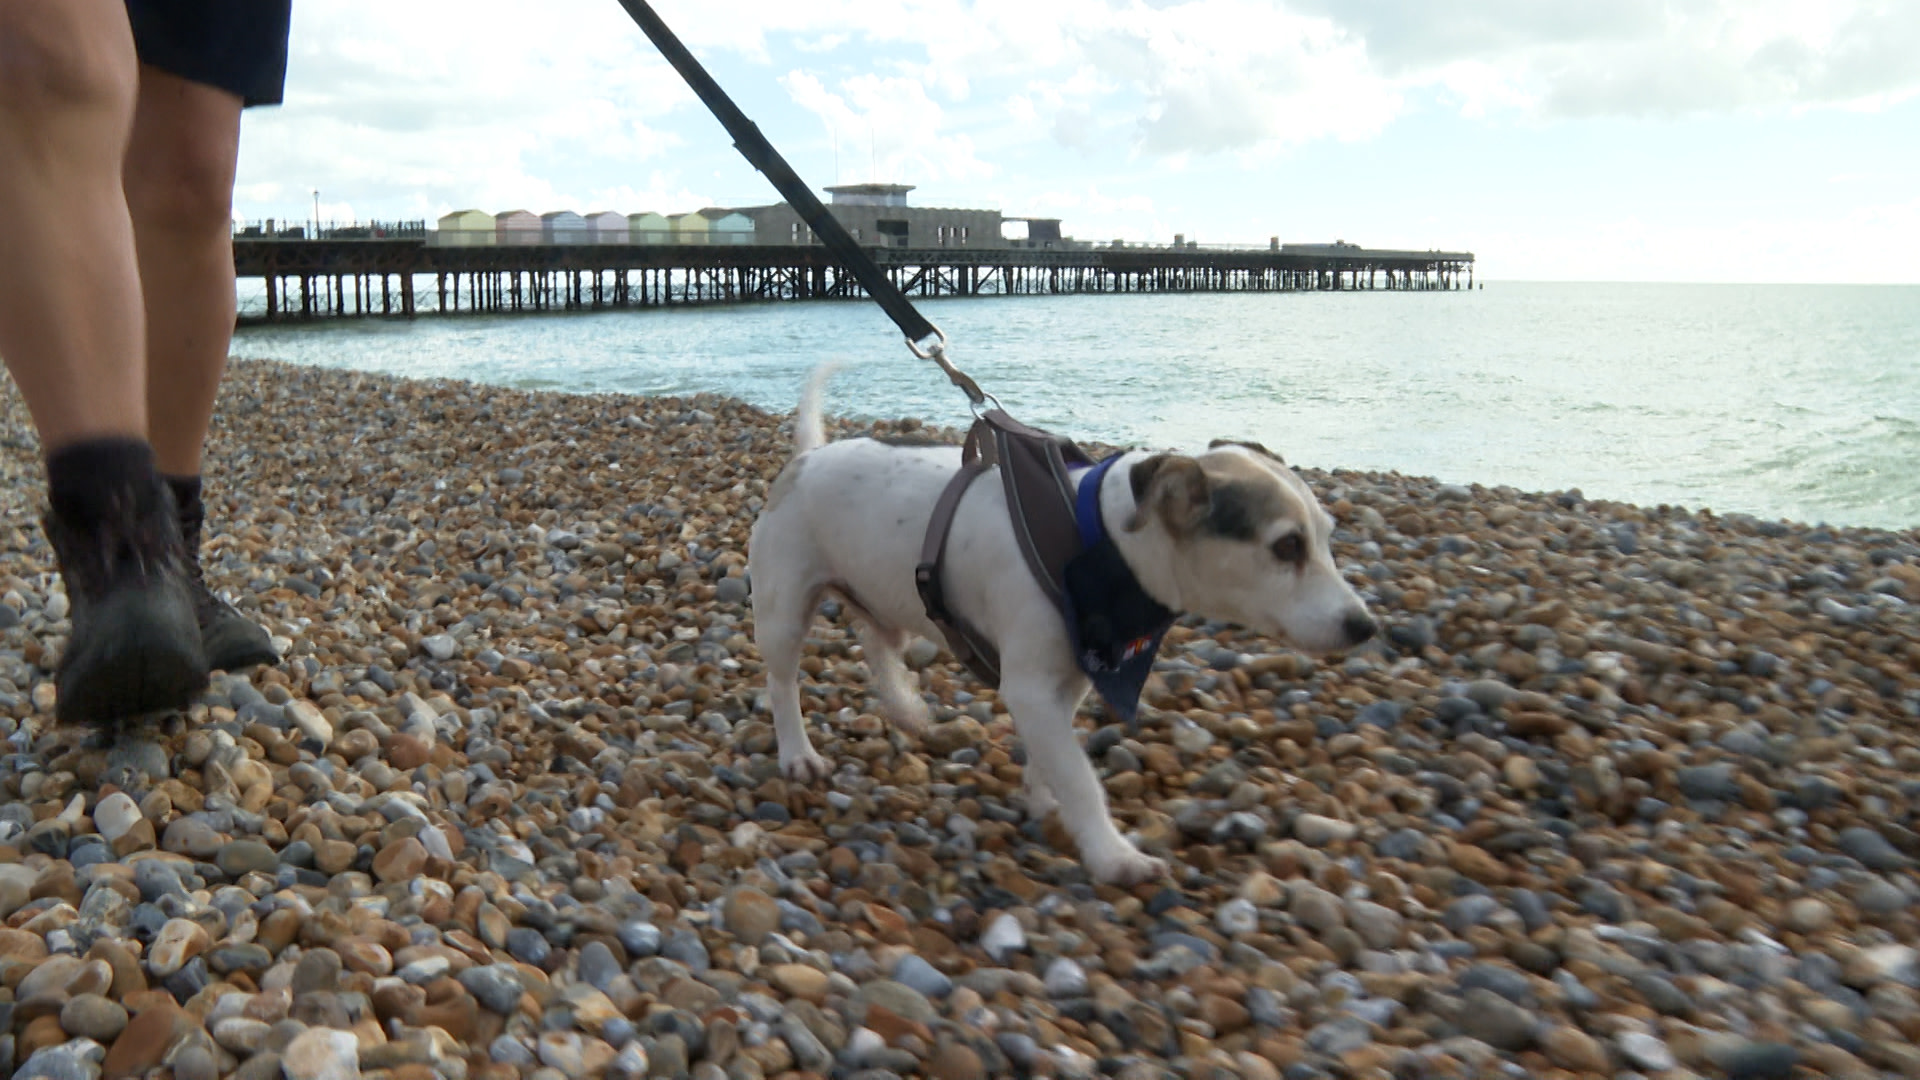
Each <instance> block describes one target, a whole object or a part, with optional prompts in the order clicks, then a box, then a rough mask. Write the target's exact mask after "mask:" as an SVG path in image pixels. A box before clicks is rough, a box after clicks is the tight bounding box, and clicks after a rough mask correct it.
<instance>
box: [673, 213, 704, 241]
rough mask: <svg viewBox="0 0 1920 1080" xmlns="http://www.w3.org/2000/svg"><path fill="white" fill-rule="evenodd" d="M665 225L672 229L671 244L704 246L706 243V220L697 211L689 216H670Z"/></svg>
mask: <svg viewBox="0 0 1920 1080" xmlns="http://www.w3.org/2000/svg"><path fill="white" fill-rule="evenodd" d="M667 224H668V226H669V227H671V228H672V229H673V242H674V243H676V244H704V243H706V242H707V219H706V216H705V215H704V214H701V213H700V212H699V211H698V210H696V211H694V212H693V213H691V214H672V215H669V216H668V217H667Z"/></svg>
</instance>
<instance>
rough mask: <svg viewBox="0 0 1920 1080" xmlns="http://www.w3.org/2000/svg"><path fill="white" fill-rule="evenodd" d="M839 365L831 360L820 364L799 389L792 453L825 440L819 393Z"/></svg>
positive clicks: (823, 390)
mask: <svg viewBox="0 0 1920 1080" xmlns="http://www.w3.org/2000/svg"><path fill="white" fill-rule="evenodd" d="M838 370H840V365H839V364H836V363H832V362H828V363H825V364H821V365H820V366H819V367H817V368H814V369H813V374H812V375H811V376H810V377H809V378H808V379H807V385H806V388H805V389H803V390H801V391H800V409H799V411H798V412H796V413H794V417H793V454H794V456H795V457H799V456H800V455H801V454H804V453H806V452H807V451H809V450H812V449H815V448H817V447H821V446H825V445H826V442H827V429H826V426H825V425H823V424H822V423H821V422H820V395H821V394H822V393H823V392H825V390H826V388H827V381H828V380H829V379H831V378H833V373H834V372H836V371H838Z"/></svg>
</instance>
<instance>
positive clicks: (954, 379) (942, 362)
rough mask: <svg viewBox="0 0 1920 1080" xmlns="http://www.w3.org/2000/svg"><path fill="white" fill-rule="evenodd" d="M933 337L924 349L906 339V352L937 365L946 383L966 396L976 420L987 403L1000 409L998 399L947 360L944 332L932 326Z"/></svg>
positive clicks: (917, 343)
mask: <svg viewBox="0 0 1920 1080" xmlns="http://www.w3.org/2000/svg"><path fill="white" fill-rule="evenodd" d="M927 325H929V326H933V324H932V323H928V324H927ZM933 336H934V342H933V344H932V345H929V346H927V347H926V348H925V349H922V348H921V347H920V343H919V342H917V341H915V340H913V339H912V338H908V339H907V350H908V351H909V352H911V353H913V355H915V356H917V357H919V358H920V359H922V360H931V361H933V362H934V363H935V364H937V365H939V368H940V370H941V371H944V372H946V373H947V381H948V382H951V383H953V385H955V386H957V387H959V388H960V392H961V393H963V394H965V395H967V404H968V407H969V408H971V409H972V410H973V415H974V416H975V417H976V418H977V417H978V416H979V415H980V410H981V408H982V407H983V406H985V405H986V403H987V402H989V401H991V402H993V407H994V408H996V409H998V408H1000V399H998V398H996V397H994V396H993V395H992V394H989V393H987V392H986V391H985V390H982V389H980V384H979V383H976V382H974V381H973V376H971V375H968V374H967V373H966V372H964V371H961V370H960V369H959V368H957V367H954V366H953V361H951V360H948V359H947V333H946V331H944V330H942V329H940V328H939V327H937V326H934V327H933Z"/></svg>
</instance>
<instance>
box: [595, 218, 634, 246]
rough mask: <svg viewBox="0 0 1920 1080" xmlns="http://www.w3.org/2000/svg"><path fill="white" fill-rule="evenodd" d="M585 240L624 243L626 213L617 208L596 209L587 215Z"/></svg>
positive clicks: (599, 242)
mask: <svg viewBox="0 0 1920 1080" xmlns="http://www.w3.org/2000/svg"><path fill="white" fill-rule="evenodd" d="M587 242H588V243H590V244H624V243H626V242H627V215H625V214H622V213H620V212H619V211H617V210H596V211H594V212H593V213H591V214H588V215H587Z"/></svg>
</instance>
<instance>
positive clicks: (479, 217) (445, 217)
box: [433, 210, 494, 247]
mask: <svg viewBox="0 0 1920 1080" xmlns="http://www.w3.org/2000/svg"><path fill="white" fill-rule="evenodd" d="M493 238H494V222H493V215H492V214H489V213H487V212H486V211H485V210H455V211H454V212H453V213H451V214H442V215H441V217H440V221H439V227H438V229H437V230H435V232H434V236H433V242H434V244H435V245H436V246H438V247H491V246H493Z"/></svg>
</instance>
